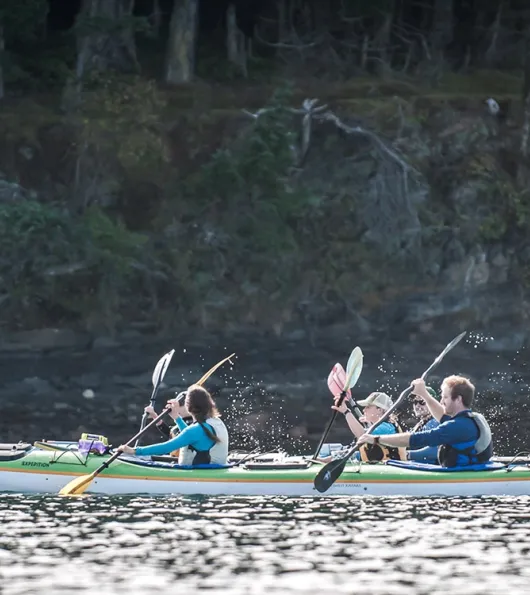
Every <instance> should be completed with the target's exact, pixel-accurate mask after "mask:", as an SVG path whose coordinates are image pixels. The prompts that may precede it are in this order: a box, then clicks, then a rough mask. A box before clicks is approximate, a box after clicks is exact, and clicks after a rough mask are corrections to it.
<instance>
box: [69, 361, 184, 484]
mask: <svg viewBox="0 0 530 595" xmlns="http://www.w3.org/2000/svg"><path fill="white" fill-rule="evenodd" d="M170 354H171V355H170ZM168 355H169V358H168ZM172 357H173V352H171V351H170V352H169V353H166V354H165V355H163V356H162V357H161V358H160V359H159V360H158V363H157V364H156V366H155V369H154V372H153V377H152V382H153V394H152V396H151V400H152V401H154V400H155V399H156V395H157V394H158V391H159V389H160V385H161V384H162V380H163V379H164V376H165V374H166V371H167V367H168V365H169V362H170V361H171V358H172ZM166 362H167V364H166ZM167 412H168V409H164V411H163V412H162V413H161V414H160V415H159V416H158V417H156V418H155V419H154V420H153V421H152V422H151V423H149V424H147V425H146V426H145V427H144V428H142V429H141V430H140V431H139V432H138V434H136V435H135V436H133V437H132V438H131V439H130V440H129V442H127V446H130V445H131V444H132V443H133V442H135V441H137V440H138V439H139V438H140V437H141V436H143V435H144V434H145V433H146V432H147V430H148V429H149V428H150V427H151V426H152V425H153V424H155V423H156V422H158V421H160V420H161V419H162V418H163V417H164V415H165V414H166V413H167ZM121 454H122V453H121V451H120V450H118V451H116V452H115V453H114V454H113V455H112V456H111V457H110V458H109V459H107V460H106V461H105V462H104V463H103V464H102V465H100V466H99V467H98V468H97V469H96V470H95V471H93V472H92V473H90V474H89V475H81V477H76V478H75V479H72V481H70V482H69V483H67V484H66V485H65V486H64V487H63V488H62V489H61V490H60V491H59V495H61V496H74V495H78V494H82V493H83V492H85V491H86V489H87V488H88V486H89V485H90V483H91V482H92V480H93V479H94V478H95V477H97V476H98V475H99V474H100V473H101V472H102V471H103V470H104V469H106V468H107V467H108V466H109V465H110V464H111V463H112V462H113V461H115V460H116V459H117V458H118V457H119V456H120V455H121Z"/></svg>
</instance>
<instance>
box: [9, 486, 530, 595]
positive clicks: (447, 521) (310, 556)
mask: <svg viewBox="0 0 530 595" xmlns="http://www.w3.org/2000/svg"><path fill="white" fill-rule="evenodd" d="M529 553H530V498H484V499H457V498H455V499H433V500H428V499H419V500H414V499H406V498H385V499H382V498H377V499H375V498H374V499H367V498H365V499H352V498H338V499H325V500H324V499H292V498H291V499H288V498H285V499H283V498H177V497H175V498H164V499H154V498H147V497H130V498H124V497H113V498H96V497H88V498H81V499H60V498H57V497H26V496H5V497H0V593H2V595H21V594H24V595H27V594H30V593H74V592H75V593H77V594H85V593H97V594H98V595H104V594H118V593H127V594H128V595H135V594H137V593H138V594H139V593H142V594H145V593H156V594H157V595H164V594H166V593H167V594H169V593H171V594H175V593H191V592H193V591H195V590H196V589H208V590H210V591H212V592H215V593H230V594H236V593H237V594H240V593H267V594H271V593H286V594H289V593H356V594H365V593H373V594H381V595H382V594H385V595H387V594H390V595H393V594H401V593H403V594H407V595H409V594H411V593H421V594H423V593H425V594H429V595H435V594H437V593H452V594H456V593H466V594H469V595H472V594H475V593H476V594H477V595H484V594H485V593H507V592H509V593H527V592H530V564H529V563H528V560H529Z"/></svg>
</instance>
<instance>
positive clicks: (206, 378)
mask: <svg viewBox="0 0 530 595" xmlns="http://www.w3.org/2000/svg"><path fill="white" fill-rule="evenodd" d="M234 355H235V353H232V355H229V356H228V357H225V358H224V359H222V360H221V361H220V362H217V363H216V364H215V366H212V367H211V368H210V369H209V370H208V372H206V374H204V376H203V377H202V378H201V379H200V380H199V381H198V382H196V383H195V384H200V385H201V386H202V385H203V384H204V383H205V382H206V381H207V380H208V378H210V376H211V375H212V374H213V373H214V372H215V371H216V370H217V369H218V368H220V367H221V366H222V365H223V364H224V363H225V362H230V363H232V361H231V360H232V358H233V357H234ZM232 365H233V364H232Z"/></svg>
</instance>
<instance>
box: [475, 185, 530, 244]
mask: <svg viewBox="0 0 530 595" xmlns="http://www.w3.org/2000/svg"><path fill="white" fill-rule="evenodd" d="M486 196H487V197H488V198H489V200H488V207H489V214H488V216H487V217H485V218H484V220H483V222H482V224H481V226H480V235H481V237H482V238H483V239H484V240H490V241H491V240H502V239H506V238H507V236H508V235H513V234H515V233H519V234H524V235H525V236H526V237H527V236H528V233H530V191H529V190H528V189H526V188H525V189H523V190H521V189H519V188H517V187H516V185H515V184H514V182H513V181H512V180H511V179H508V178H501V179H491V180H490V185H489V188H488V191H487V193H486Z"/></svg>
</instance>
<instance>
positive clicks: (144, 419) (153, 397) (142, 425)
mask: <svg viewBox="0 0 530 595" xmlns="http://www.w3.org/2000/svg"><path fill="white" fill-rule="evenodd" d="M158 388H159V385H157V386H155V387H154V388H153V392H152V393H151V398H150V399H149V405H150V406H151V407H154V406H155V402H156V395H157V394H158ZM148 417H149V414H148V413H147V412H146V411H144V414H143V415H142V422H141V423H140V432H138V434H137V435H136V437H135V439H138V438H139V437H140V436H142V435H143V434H141V432H142V430H143V429H144V428H145V427H146V423H147V418H148ZM138 444H139V443H138V442H136V444H135V446H138Z"/></svg>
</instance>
